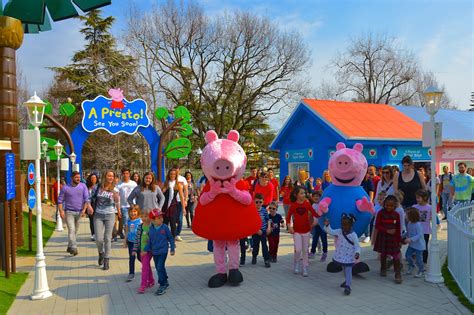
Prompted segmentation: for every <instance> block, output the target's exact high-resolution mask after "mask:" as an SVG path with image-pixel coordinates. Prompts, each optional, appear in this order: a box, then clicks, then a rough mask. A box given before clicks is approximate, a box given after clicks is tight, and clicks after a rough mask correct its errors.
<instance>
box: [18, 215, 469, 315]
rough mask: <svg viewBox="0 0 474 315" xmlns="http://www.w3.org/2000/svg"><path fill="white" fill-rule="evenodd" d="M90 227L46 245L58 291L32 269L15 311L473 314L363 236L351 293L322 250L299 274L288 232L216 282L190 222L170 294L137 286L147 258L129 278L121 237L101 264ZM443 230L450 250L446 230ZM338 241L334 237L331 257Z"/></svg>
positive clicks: (171, 271)
mask: <svg viewBox="0 0 474 315" xmlns="http://www.w3.org/2000/svg"><path fill="white" fill-rule="evenodd" d="M443 226H444V228H445V227H446V225H445V224H444V222H443ZM88 230H89V225H88V221H87V219H82V220H81V227H80V233H79V237H78V239H79V255H78V256H75V257H71V256H69V254H67V253H66V244H67V232H66V229H65V230H64V232H60V233H58V232H55V233H54V235H53V236H52V237H51V239H50V241H49V242H48V244H47V246H46V248H45V255H46V257H47V258H46V263H47V273H48V281H49V287H50V289H51V291H52V292H53V296H52V297H50V298H49V299H47V300H44V301H31V300H30V299H29V295H30V294H31V292H32V290H33V283H34V272H33V271H32V272H30V275H29V277H28V279H27V281H26V283H25V284H24V285H23V287H22V288H21V290H20V292H19V293H18V296H17V299H16V301H15V302H14V304H13V305H12V307H11V308H10V310H9V314H20V315H26V314H470V313H469V311H468V310H467V309H466V308H465V307H464V306H462V305H461V304H460V303H459V302H458V300H457V298H456V297H455V296H454V295H453V294H452V293H451V292H450V291H449V290H448V289H447V288H446V287H445V286H444V285H443V284H440V285H435V284H431V283H427V282H425V281H424V280H423V279H416V278H414V277H413V276H406V275H404V276H403V277H404V279H403V280H404V281H403V284H401V285H397V284H395V283H394V281H393V276H394V275H393V271H392V272H389V274H388V277H387V278H382V277H380V276H379V275H378V270H379V264H378V260H377V256H376V255H375V253H374V252H373V251H372V249H371V247H370V246H369V245H368V244H363V250H362V258H363V260H364V261H365V262H367V263H368V264H369V266H370V268H371V271H370V272H368V273H365V274H363V275H361V276H357V277H355V278H354V279H353V284H352V294H351V295H350V296H345V295H343V292H342V289H341V288H340V287H339V284H340V283H341V282H342V281H343V274H342V273H339V274H330V273H327V272H326V271H325V268H326V264H327V263H322V262H320V261H319V259H320V256H316V258H315V259H314V260H310V268H309V277H307V278H304V277H302V276H301V275H294V274H293V273H292V261H293V245H292V244H293V241H292V239H291V236H290V235H289V234H287V233H285V232H282V234H281V241H280V249H279V254H280V256H279V260H278V263H274V264H272V266H271V268H268V269H267V268H265V267H264V264H263V259H262V258H261V257H259V258H258V263H257V265H251V264H250V260H251V259H250V258H251V257H249V256H247V264H246V265H245V266H244V267H242V268H241V271H242V273H243V275H244V282H243V283H242V284H241V285H240V286H238V287H230V286H224V287H222V288H218V289H210V288H208V287H207V281H208V278H209V277H210V276H211V275H213V274H214V272H215V269H214V264H213V257H212V254H209V253H208V252H207V251H206V245H207V241H206V240H203V239H201V238H198V237H196V236H195V235H193V234H192V232H191V230H189V229H184V230H183V235H182V237H183V239H184V241H183V242H177V249H176V255H175V256H168V259H167V263H166V264H167V271H168V275H169V282H170V288H169V289H168V291H167V292H166V294H164V295H162V296H156V295H154V292H155V291H156V289H157V287H155V288H153V289H148V290H147V291H146V293H145V294H143V295H140V294H137V292H136V291H137V288H138V286H139V283H140V280H139V279H140V269H141V267H140V263H139V262H137V265H136V269H137V275H136V278H135V280H133V281H132V282H129V283H127V282H125V280H126V277H127V274H128V252H127V249H125V248H123V247H122V246H121V245H122V243H121V242H118V243H113V250H112V259H111V262H110V264H111V269H110V270H108V271H103V270H101V269H100V268H99V267H98V266H97V249H96V246H95V243H93V242H91V241H90V240H89V234H88ZM439 235H440V236H439V237H440V239H441V250H442V253H444V254H445V253H446V237H447V236H446V231H445V230H443V231H441V232H440V234H439ZM333 249H334V248H333V242H332V240H331V239H330V253H329V257H328V261H329V259H330V257H331V256H332V250H333ZM248 255H250V254H248ZM152 268H153V265H152ZM405 269H406V268H405ZM155 277H156V272H155Z"/></svg>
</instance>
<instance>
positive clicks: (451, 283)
mask: <svg viewBox="0 0 474 315" xmlns="http://www.w3.org/2000/svg"><path fill="white" fill-rule="evenodd" d="M441 273H442V274H443V278H444V284H445V285H446V286H447V287H448V289H449V290H451V292H453V294H454V295H455V296H457V297H458V300H459V302H461V304H462V305H464V306H465V307H467V309H468V310H470V311H471V313H473V314H474V304H471V302H469V300H468V299H467V298H466V297H465V296H464V293H462V291H461V289H459V287H458V284H457V283H456V280H454V278H453V276H452V275H451V273H450V272H449V269H448V259H446V262H445V263H444V265H443V267H442V268H441Z"/></svg>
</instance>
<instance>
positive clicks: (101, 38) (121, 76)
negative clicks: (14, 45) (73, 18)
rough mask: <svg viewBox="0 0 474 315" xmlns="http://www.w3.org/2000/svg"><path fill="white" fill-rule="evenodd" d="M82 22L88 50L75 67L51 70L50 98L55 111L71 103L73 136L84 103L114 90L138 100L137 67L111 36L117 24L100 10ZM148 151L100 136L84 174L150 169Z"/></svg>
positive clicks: (131, 141) (129, 140)
mask: <svg viewBox="0 0 474 315" xmlns="http://www.w3.org/2000/svg"><path fill="white" fill-rule="evenodd" d="M78 19H80V20H81V21H82V23H83V27H82V28H81V29H80V33H81V34H82V35H83V36H84V40H85V42H86V43H85V46H84V49H82V50H80V51H78V52H76V53H75V54H74V56H73V57H72V60H71V64H69V65H66V66H64V67H55V68H52V70H53V71H54V72H55V76H54V81H53V82H52V84H51V86H50V88H49V90H48V93H47V97H48V100H49V101H50V102H51V103H52V104H54V105H55V106H56V104H60V103H64V102H65V101H66V100H67V99H68V98H70V99H72V102H71V103H72V104H74V105H75V106H76V109H77V111H76V114H75V115H74V116H72V117H69V118H68V119H64V120H62V121H63V122H64V124H65V125H66V127H67V129H68V130H69V131H72V130H73V129H74V128H75V127H76V125H77V124H78V123H80V121H81V119H82V108H81V103H82V101H84V100H86V99H94V98H95V97H97V96H98V95H104V96H107V95H108V93H107V92H108V90H109V89H110V88H121V89H122V90H123V91H124V96H125V97H126V98H127V99H133V98H134V97H135V93H134V91H133V89H132V88H131V86H132V83H131V82H132V81H133V78H134V75H135V73H136V72H135V70H136V62H135V60H134V59H133V58H132V57H131V56H129V55H127V54H125V53H123V52H122V51H120V50H119V49H118V48H117V45H116V41H115V38H114V37H113V35H112V34H111V27H112V25H113V23H114V20H115V18H114V17H112V16H109V17H103V16H101V11H100V10H92V11H90V12H88V13H87V14H86V15H85V16H80V17H78ZM55 114H57V113H55ZM146 150H147V145H146V144H144V140H143V139H141V138H140V136H139V135H133V136H128V135H125V134H118V135H116V136H112V135H110V134H109V133H107V132H105V131H102V130H98V131H96V132H94V133H93V134H92V135H91V136H90V137H89V139H88V141H87V142H86V144H85V146H84V149H83V152H82V157H83V169H85V170H89V169H99V170H103V169H106V168H112V169H117V170H118V169H120V168H121V167H123V166H128V167H130V166H133V167H134V168H148V167H149V161H147V160H146V158H145V157H146V155H147V152H146ZM132 164H134V165H132Z"/></svg>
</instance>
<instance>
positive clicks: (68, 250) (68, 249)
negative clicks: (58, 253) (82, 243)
mask: <svg viewBox="0 0 474 315" xmlns="http://www.w3.org/2000/svg"><path fill="white" fill-rule="evenodd" d="M66 252H67V253H69V254H70V253H71V247H69V246H68V247H67V248H66Z"/></svg>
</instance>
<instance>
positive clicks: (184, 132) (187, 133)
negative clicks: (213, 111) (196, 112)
mask: <svg viewBox="0 0 474 315" xmlns="http://www.w3.org/2000/svg"><path fill="white" fill-rule="evenodd" d="M181 128H183V129H184V130H181V131H180V133H179V134H180V135H181V136H183V137H188V136H190V135H192V134H193V127H191V125H190V124H182V125H181Z"/></svg>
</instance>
